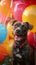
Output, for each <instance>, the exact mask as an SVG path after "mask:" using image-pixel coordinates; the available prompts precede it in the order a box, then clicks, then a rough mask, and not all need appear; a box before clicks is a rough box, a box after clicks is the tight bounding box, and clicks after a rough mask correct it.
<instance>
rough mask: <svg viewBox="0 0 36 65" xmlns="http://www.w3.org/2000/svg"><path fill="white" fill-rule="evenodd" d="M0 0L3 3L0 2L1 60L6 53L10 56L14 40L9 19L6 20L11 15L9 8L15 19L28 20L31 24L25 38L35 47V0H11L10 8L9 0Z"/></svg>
mask: <svg viewBox="0 0 36 65" xmlns="http://www.w3.org/2000/svg"><path fill="white" fill-rule="evenodd" d="M2 1H3V2H2ZM0 2H2V3H3V5H1V4H0V13H2V14H1V15H2V16H3V17H1V16H0V17H1V18H2V20H1V21H0V23H1V24H0V52H1V55H0V58H1V59H0V62H1V61H2V60H3V59H4V58H5V56H6V55H7V54H8V55H9V56H12V53H11V51H12V47H13V42H14V36H13V34H12V29H13V28H12V25H11V20H8V21H7V19H8V18H9V17H10V16H11V10H12V16H13V18H14V19H15V20H19V21H23V22H29V23H31V24H32V25H33V29H32V31H31V32H28V34H27V40H28V42H29V43H30V45H31V46H33V47H34V48H36V0H35V1H34V0H22V1H20V0H13V5H12V7H11V8H10V2H12V1H11V0H5V1H4V0H1V1H0ZM2 21H3V23H6V26H5V25H3V24H2ZM5 21H6V22H5Z"/></svg>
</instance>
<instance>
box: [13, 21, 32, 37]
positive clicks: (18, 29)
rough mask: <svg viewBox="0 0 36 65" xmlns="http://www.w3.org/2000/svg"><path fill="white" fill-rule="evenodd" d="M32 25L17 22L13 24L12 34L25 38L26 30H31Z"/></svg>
mask: <svg viewBox="0 0 36 65" xmlns="http://www.w3.org/2000/svg"><path fill="white" fill-rule="evenodd" d="M32 27H33V26H32V25H31V24H29V23H28V22H19V21H16V22H15V23H14V24H13V34H14V35H17V36H26V35H27V32H28V30H31V29H32Z"/></svg>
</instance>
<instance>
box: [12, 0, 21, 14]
mask: <svg viewBox="0 0 36 65" xmlns="http://www.w3.org/2000/svg"><path fill="white" fill-rule="evenodd" d="M20 3H22V2H21V1H14V2H13V3H12V8H11V9H12V15H14V8H15V5H16V4H17V5H18V4H20Z"/></svg>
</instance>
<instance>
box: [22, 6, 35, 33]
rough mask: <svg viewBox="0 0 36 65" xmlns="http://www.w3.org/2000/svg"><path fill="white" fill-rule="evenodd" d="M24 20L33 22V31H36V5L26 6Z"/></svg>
mask: <svg viewBox="0 0 36 65" xmlns="http://www.w3.org/2000/svg"><path fill="white" fill-rule="evenodd" d="M22 21H23V22H26V21H27V22H29V23H31V24H32V25H33V29H32V32H36V5H31V6H28V7H27V8H25V10H24V11H23V14H22Z"/></svg>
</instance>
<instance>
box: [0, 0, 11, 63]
mask: <svg viewBox="0 0 36 65" xmlns="http://www.w3.org/2000/svg"><path fill="white" fill-rule="evenodd" d="M10 3H11V0H0V62H1V61H3V59H4V58H5V56H6V55H10V56H11V46H12V40H11V39H10V40H11V41H10V40H9V33H8V29H7V26H6V24H7V19H8V18H9V17H10V16H11V8H10Z"/></svg>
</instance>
